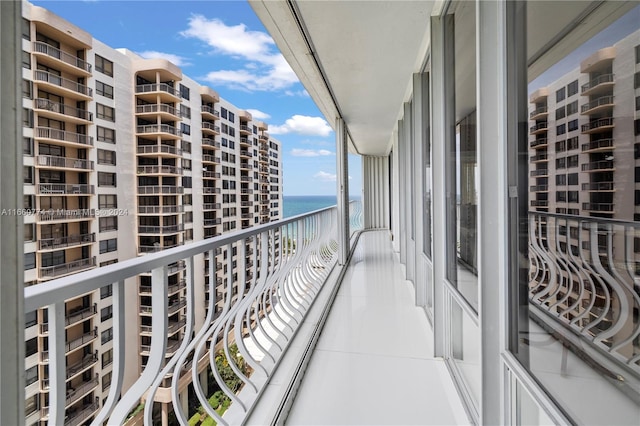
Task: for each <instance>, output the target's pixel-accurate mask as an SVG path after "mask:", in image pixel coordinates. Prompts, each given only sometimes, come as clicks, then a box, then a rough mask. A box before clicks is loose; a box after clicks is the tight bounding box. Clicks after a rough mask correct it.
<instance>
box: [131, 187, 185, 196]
mask: <svg viewBox="0 0 640 426" xmlns="http://www.w3.org/2000/svg"><path fill="white" fill-rule="evenodd" d="M183 192H184V188H183V187H182V186H171V185H159V186H156V185H149V186H139V187H138V194H146V195H149V194H182V193H183Z"/></svg>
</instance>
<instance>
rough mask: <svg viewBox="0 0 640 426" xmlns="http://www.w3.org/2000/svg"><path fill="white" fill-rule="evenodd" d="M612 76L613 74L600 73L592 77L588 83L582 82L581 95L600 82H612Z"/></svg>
mask: <svg viewBox="0 0 640 426" xmlns="http://www.w3.org/2000/svg"><path fill="white" fill-rule="evenodd" d="M613 78H614V75H613V74H603V75H600V76H598V77H596V78H594V79H592V80H591V81H589V82H588V83H586V84H583V85H582V87H581V93H582V94H583V95H587V94H588V92H589V91H591V90H593V89H594V88H596V87H598V86H600V85H601V84H607V83H613Z"/></svg>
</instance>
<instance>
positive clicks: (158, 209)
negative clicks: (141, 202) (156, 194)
mask: <svg viewBox="0 0 640 426" xmlns="http://www.w3.org/2000/svg"><path fill="white" fill-rule="evenodd" d="M183 211H184V206H183V205H168V206H138V213H140V214H163V213H169V214H171V213H182V212H183Z"/></svg>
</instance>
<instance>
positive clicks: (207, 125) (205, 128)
mask: <svg viewBox="0 0 640 426" xmlns="http://www.w3.org/2000/svg"><path fill="white" fill-rule="evenodd" d="M219 134H220V126H218V125H217V124H216V123H215V121H205V120H203V121H202V135H203V136H205V137H206V136H216V135H219Z"/></svg>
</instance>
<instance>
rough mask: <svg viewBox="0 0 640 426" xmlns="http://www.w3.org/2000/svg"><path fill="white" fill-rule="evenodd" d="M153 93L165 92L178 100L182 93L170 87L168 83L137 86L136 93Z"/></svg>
mask: <svg viewBox="0 0 640 426" xmlns="http://www.w3.org/2000/svg"><path fill="white" fill-rule="evenodd" d="M152 92H165V93H169V94H170V95H173V96H176V97H178V98H179V97H180V91H179V90H178V89H176V88H174V87H171V86H169V85H168V84H167V83H159V84H158V83H152V84H139V85H137V86H136V93H152Z"/></svg>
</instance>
